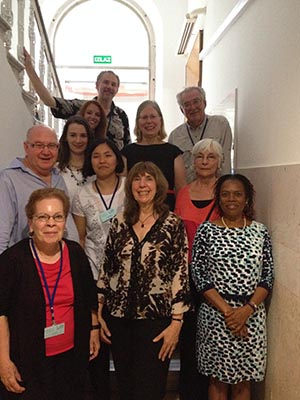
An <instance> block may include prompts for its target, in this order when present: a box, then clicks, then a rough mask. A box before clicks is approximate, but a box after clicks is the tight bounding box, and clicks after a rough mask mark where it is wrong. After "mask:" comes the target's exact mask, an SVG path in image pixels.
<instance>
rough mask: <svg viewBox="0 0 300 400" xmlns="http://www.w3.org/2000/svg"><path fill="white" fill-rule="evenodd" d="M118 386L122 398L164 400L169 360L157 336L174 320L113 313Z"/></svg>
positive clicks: (113, 347)
mask: <svg viewBox="0 0 300 400" xmlns="http://www.w3.org/2000/svg"><path fill="white" fill-rule="evenodd" d="M107 322H108V327H109V329H110V332H111V334H112V337H111V341H112V346H111V350H112V355H113V359H114V364H115V369H116V378H117V384H118V390H119V393H120V399H121V400H161V399H163V398H164V396H165V390H166V384H167V376H168V369H169V360H165V361H164V362H162V361H161V360H159V359H158V353H159V351H160V348H161V346H162V341H159V342H158V343H153V341H152V340H153V339H154V338H155V337H156V336H157V335H158V334H159V333H161V332H162V331H163V330H164V329H165V328H166V327H167V326H168V325H169V323H170V321H169V319H157V320H126V319H125V318H114V317H109V319H108V321H107Z"/></svg>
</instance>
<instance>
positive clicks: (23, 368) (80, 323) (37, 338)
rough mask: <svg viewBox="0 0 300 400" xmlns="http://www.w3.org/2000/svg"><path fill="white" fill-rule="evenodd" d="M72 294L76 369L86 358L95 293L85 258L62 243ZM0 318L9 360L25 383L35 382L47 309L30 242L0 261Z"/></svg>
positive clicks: (76, 246)
mask: <svg viewBox="0 0 300 400" xmlns="http://www.w3.org/2000/svg"><path fill="white" fill-rule="evenodd" d="M65 243H66V245H67V246H68V249H69V255H70V267H71V275H72V282H73V289H74V351H75V352H76V355H77V361H78V363H79V365H82V367H83V368H85V367H86V366H87V365H88V359H89V338H90V326H91V311H92V310H94V311H96V310H97V306H98V304H97V290H96V285H95V282H94V280H93V276H92V272H91V269H90V265H89V261H88V258H87V257H86V255H85V253H84V251H83V250H82V248H81V247H80V245H79V244H78V243H76V242H73V241H70V240H65ZM0 266H1V268H0V315H6V316H7V318H8V323H9V330H10V357H11V360H12V361H13V362H14V363H15V364H16V366H17V368H18V370H19V371H20V374H21V376H22V378H23V380H24V382H26V381H27V380H30V379H32V378H35V377H38V376H39V373H40V372H41V368H40V366H41V364H42V363H43V360H44V358H45V357H46V356H45V340H44V328H45V326H46V306H45V297H44V292H43V287H42V284H41V280H40V277H39V273H38V270H37V268H36V265H35V261H34V258H33V256H32V253H31V250H30V246H29V239H23V240H21V241H20V242H18V243H17V244H15V245H14V246H12V247H10V248H9V249H7V250H6V251H4V252H3V253H2V254H1V256H0Z"/></svg>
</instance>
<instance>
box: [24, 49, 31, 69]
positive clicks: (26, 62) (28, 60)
mask: <svg viewBox="0 0 300 400" xmlns="http://www.w3.org/2000/svg"><path fill="white" fill-rule="evenodd" d="M23 56H24V66H25V69H26V70H27V69H28V68H33V65H32V59H31V55H30V54H29V53H28V51H27V50H26V49H25V47H23Z"/></svg>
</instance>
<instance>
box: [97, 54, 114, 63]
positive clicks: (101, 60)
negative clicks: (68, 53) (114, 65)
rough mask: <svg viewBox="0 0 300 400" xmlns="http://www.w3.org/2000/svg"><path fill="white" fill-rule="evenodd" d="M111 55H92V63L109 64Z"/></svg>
mask: <svg viewBox="0 0 300 400" xmlns="http://www.w3.org/2000/svg"><path fill="white" fill-rule="evenodd" d="M111 62H112V61H111V56H94V64H111Z"/></svg>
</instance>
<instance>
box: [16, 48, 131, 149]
mask: <svg viewBox="0 0 300 400" xmlns="http://www.w3.org/2000/svg"><path fill="white" fill-rule="evenodd" d="M23 54H24V65H25V70H26V72H27V75H28V77H29V79H30V81H31V83H32V85H33V86H34V89H35V90H36V92H37V94H38V96H39V97H40V98H41V100H42V102H43V103H44V104H45V105H46V106H48V107H50V108H51V112H52V114H53V116H54V117H56V118H62V119H68V118H69V117H71V116H72V115H75V114H77V112H78V111H79V109H80V108H81V106H82V105H83V104H84V103H85V100H82V99H72V100H65V99H62V98H60V97H54V96H52V94H51V93H50V92H49V90H48V89H47V88H46V87H45V86H44V84H43V82H42V81H41V80H40V78H39V76H38V75H37V73H36V71H35V69H34V67H33V65H32V61H31V57H30V54H29V53H28V52H27V51H26V50H25V49H24V51H23ZM119 87H120V79H119V77H118V75H116V74H115V73H114V72H113V71H102V72H100V74H99V75H98V76H97V79H96V89H97V93H98V95H97V96H96V97H94V100H97V101H98V103H99V104H100V105H101V106H102V108H103V110H104V111H105V114H106V116H107V121H108V126H107V138H108V139H111V140H112V141H113V142H115V144H116V145H117V147H118V149H119V150H121V149H122V148H123V147H124V146H126V145H127V144H129V143H131V139H130V131H129V122H128V117H127V114H126V113H125V111H124V110H122V109H121V108H120V107H118V106H116V105H115V103H114V102H113V99H114V97H115V96H116V94H117V93H118V91H119Z"/></svg>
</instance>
